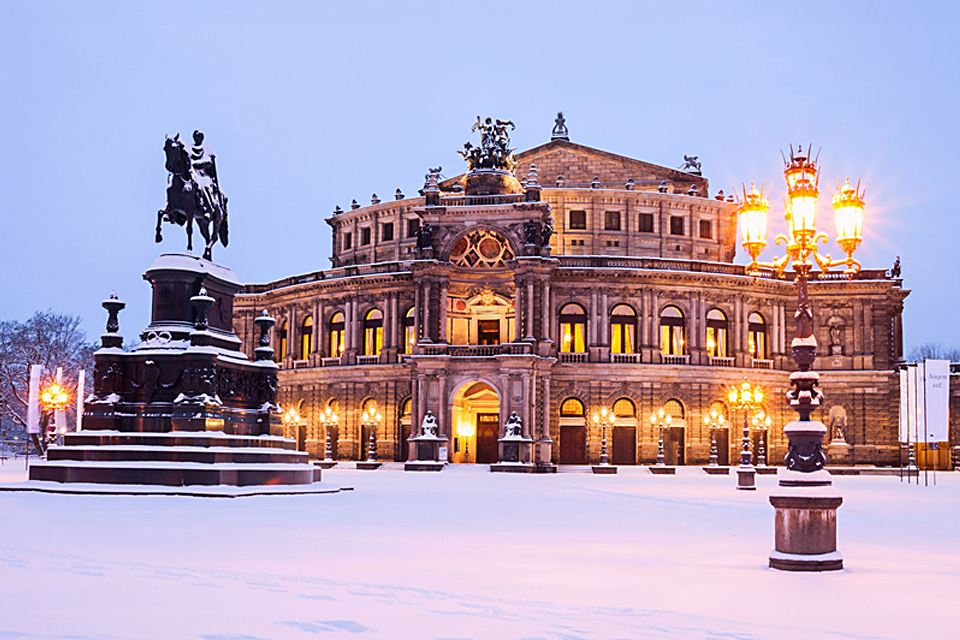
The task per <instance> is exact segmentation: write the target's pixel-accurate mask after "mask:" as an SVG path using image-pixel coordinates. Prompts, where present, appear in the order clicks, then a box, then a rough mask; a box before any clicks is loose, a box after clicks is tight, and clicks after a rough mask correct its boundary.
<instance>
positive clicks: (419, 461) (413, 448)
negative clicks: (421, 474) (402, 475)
mask: <svg viewBox="0 0 960 640" xmlns="http://www.w3.org/2000/svg"><path fill="white" fill-rule="evenodd" d="M408 442H409V443H410V459H409V460H407V461H406V462H405V463H403V470H404V471H440V470H441V469H443V467H444V465H445V464H446V460H440V447H441V445H444V444H446V442H447V440H446V438H441V437H440V436H435V435H431V434H424V435H419V436H414V437H412V438H410V439H409V440H408ZM358 464H359V463H358Z"/></svg>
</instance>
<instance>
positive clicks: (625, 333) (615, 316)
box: [610, 304, 637, 353]
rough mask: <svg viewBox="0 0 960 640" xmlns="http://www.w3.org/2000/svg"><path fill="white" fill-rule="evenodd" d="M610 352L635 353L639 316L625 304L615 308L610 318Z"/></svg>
mask: <svg viewBox="0 0 960 640" xmlns="http://www.w3.org/2000/svg"><path fill="white" fill-rule="evenodd" d="M610 334H611V335H610V351H611V352H612V353H635V345H636V341H637V314H636V312H635V311H634V310H633V309H631V308H630V307H628V306H627V305H625V304H618V305H617V306H615V307H614V308H613V313H612V314H611V316H610Z"/></svg>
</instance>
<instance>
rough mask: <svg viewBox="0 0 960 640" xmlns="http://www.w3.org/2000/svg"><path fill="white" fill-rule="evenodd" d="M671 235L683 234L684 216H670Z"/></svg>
mask: <svg viewBox="0 0 960 640" xmlns="http://www.w3.org/2000/svg"><path fill="white" fill-rule="evenodd" d="M670 235H672V236H682V235H684V233H683V218H682V217H680V216H670Z"/></svg>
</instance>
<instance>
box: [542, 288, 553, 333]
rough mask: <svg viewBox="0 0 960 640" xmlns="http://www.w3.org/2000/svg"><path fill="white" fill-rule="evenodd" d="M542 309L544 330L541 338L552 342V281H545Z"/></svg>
mask: <svg viewBox="0 0 960 640" xmlns="http://www.w3.org/2000/svg"><path fill="white" fill-rule="evenodd" d="M541 311H542V314H541V315H542V316H543V320H542V322H543V330H542V335H541V336H540V339H541V340H545V341H551V342H552V341H553V327H552V326H551V318H552V317H553V313H552V312H551V309H550V282H549V281H544V283H543V309H541Z"/></svg>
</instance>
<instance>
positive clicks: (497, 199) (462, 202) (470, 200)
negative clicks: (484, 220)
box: [440, 193, 525, 207]
mask: <svg viewBox="0 0 960 640" xmlns="http://www.w3.org/2000/svg"><path fill="white" fill-rule="evenodd" d="M524 199H525V194H522V193H509V194H502V195H492V196H441V197H440V206H442V207H477V206H487V205H491V204H512V203H514V202H523V201H524Z"/></svg>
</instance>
